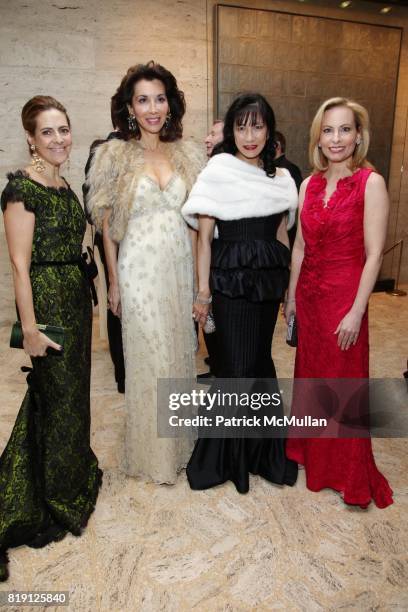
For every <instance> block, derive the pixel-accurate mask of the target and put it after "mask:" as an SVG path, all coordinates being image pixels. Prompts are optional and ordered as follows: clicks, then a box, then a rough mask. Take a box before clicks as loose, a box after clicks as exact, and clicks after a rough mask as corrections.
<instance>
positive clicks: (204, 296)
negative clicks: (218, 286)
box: [194, 291, 212, 306]
mask: <svg viewBox="0 0 408 612" xmlns="http://www.w3.org/2000/svg"><path fill="white" fill-rule="evenodd" d="M194 301H195V302H196V304H202V305H204V306H208V305H209V304H211V302H212V295H211V293H209V292H205V293H204V292H202V291H199V292H198V293H197V295H196V296H195V300H194Z"/></svg>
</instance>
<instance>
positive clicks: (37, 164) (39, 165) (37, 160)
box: [30, 144, 45, 174]
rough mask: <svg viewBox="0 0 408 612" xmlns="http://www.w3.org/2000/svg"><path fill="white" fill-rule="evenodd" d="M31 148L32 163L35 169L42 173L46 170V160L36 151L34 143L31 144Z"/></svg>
mask: <svg viewBox="0 0 408 612" xmlns="http://www.w3.org/2000/svg"><path fill="white" fill-rule="evenodd" d="M30 149H31V157H32V159H31V164H32V165H33V166H34V170H35V171H36V172H38V173H39V174H41V172H44V170H45V164H44V160H42V159H41V157H40V156H39V155H38V154H37V153H36V152H35V145H34V144H32V145H30Z"/></svg>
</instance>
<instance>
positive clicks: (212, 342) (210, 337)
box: [197, 119, 224, 379]
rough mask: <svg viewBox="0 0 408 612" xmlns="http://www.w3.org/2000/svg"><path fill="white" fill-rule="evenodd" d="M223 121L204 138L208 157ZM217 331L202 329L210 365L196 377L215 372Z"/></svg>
mask: <svg viewBox="0 0 408 612" xmlns="http://www.w3.org/2000/svg"><path fill="white" fill-rule="evenodd" d="M223 130H224V122H223V121H222V119H216V120H215V121H214V123H213V124H212V126H211V129H210V131H209V133H208V135H207V136H206V138H205V139H204V144H205V146H206V148H207V157H208V158H210V157H211V154H212V152H213V149H214V147H215V145H217V144H219V143H220V142H222V140H223V138H224V132H223ZM216 334H217V331H215V332H213V333H212V334H206V333H205V331H204V330H203V337H204V342H205V346H206V347H207V352H208V357H206V358H205V359H204V361H205V363H206V364H207V365H208V366H210V371H209V372H205V374H199V375H198V376H197V378H198V379H202V378H212V377H213V376H214V375H215V372H216V365H215V364H216V354H217V337H216Z"/></svg>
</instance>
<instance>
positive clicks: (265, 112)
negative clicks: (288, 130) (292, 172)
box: [212, 93, 276, 177]
mask: <svg viewBox="0 0 408 612" xmlns="http://www.w3.org/2000/svg"><path fill="white" fill-rule="evenodd" d="M259 117H261V118H262V121H263V122H264V124H265V125H266V127H267V128H268V137H267V139H266V143H265V146H264V148H263V149H262V152H261V154H260V158H261V160H262V164H263V168H264V170H265V172H266V174H267V175H268V176H271V177H273V176H275V172H276V166H275V161H274V160H275V149H276V145H275V114H274V112H273V110H272V107H271V105H270V104H269V102H268V101H267V100H266V99H265V98H264V97H263V96H261V94H258V93H244V94H241V95H239V96H238V98H235V100H234V101H233V103H232V104H231V106H230V107H229V109H228V110H227V112H226V114H225V119H224V140H223V141H222V142H220V143H219V144H218V145H216V146H215V147H214V149H213V152H212V156H213V155H217V154H218V153H231V154H232V155H236V153H237V151H238V148H237V145H236V144H235V137H234V126H237V125H246V124H247V123H248V122H250V125H255V124H256V123H257V121H259Z"/></svg>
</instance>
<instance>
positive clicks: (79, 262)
mask: <svg viewBox="0 0 408 612" xmlns="http://www.w3.org/2000/svg"><path fill="white" fill-rule="evenodd" d="M31 265H32V266H40V267H46V266H51V267H56V268H60V267H62V266H78V268H80V270H82V272H83V273H84V275H85V277H86V278H87V280H88V282H89V287H90V289H91V293H92V300H93V303H94V305H95V306H96V305H97V304H98V296H97V294H96V289H95V283H94V278H95V277H91V276H90V275H89V274H88V264H87V262H86V260H85V259H84V258H83V257H78V258H77V259H67V260H66V261H55V260H53V261H46V260H45V261H32V262H31Z"/></svg>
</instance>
